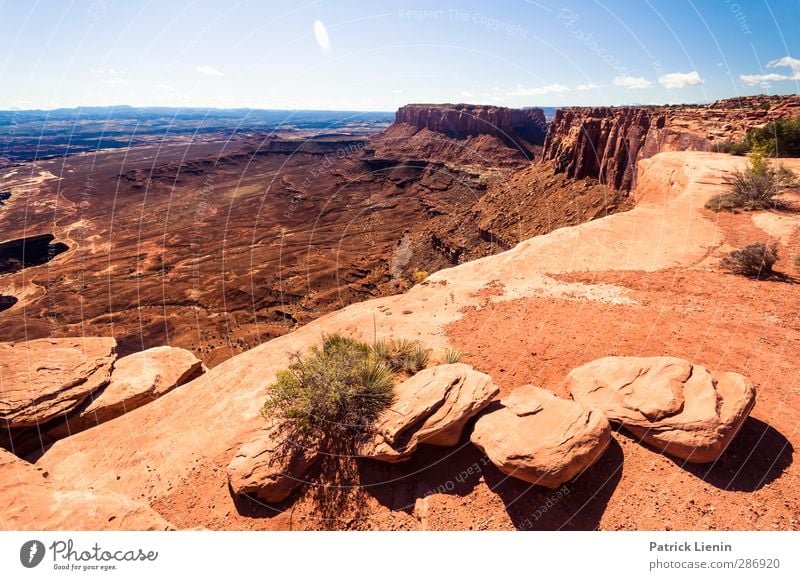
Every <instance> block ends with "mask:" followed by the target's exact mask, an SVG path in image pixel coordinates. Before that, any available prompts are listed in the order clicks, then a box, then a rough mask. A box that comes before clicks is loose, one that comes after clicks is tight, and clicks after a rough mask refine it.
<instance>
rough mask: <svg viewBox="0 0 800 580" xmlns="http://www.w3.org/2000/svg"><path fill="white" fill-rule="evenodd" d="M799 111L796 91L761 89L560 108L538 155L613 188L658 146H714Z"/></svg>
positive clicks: (628, 180)
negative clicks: (706, 97)
mask: <svg viewBox="0 0 800 580" xmlns="http://www.w3.org/2000/svg"><path fill="white" fill-rule="evenodd" d="M798 115H800V96H798V95H787V96H778V97H775V96H772V97H766V96H762V95H758V96H753V97H744V98H740V99H727V100H723V101H716V102H714V103H711V104H709V105H677V106H643V107H599V108H588V107H576V108H568V109H559V110H558V111H557V112H556V115H555V118H554V119H553V121H552V122H551V123H550V126H549V127H548V130H547V137H546V138H545V142H544V151H543V153H542V159H543V160H545V161H550V162H552V164H553V166H554V168H555V170H556V171H557V172H559V173H566V174H567V176H568V177H572V178H575V179H582V178H584V177H593V178H596V179H599V180H600V182H601V183H604V184H606V185H609V186H611V187H613V188H615V189H621V190H625V191H630V190H631V189H633V188H634V187H635V185H636V164H637V162H638V161H639V160H640V159H646V158H648V157H652V156H653V155H655V154H656V153H660V152H662V151H715V150H719V148H720V146H722V145H724V144H726V143H729V142H731V141H738V140H740V139H742V138H743V137H744V135H745V133H746V131H747V129H749V128H752V127H757V126H760V125H763V124H764V123H767V122H769V121H771V120H773V119H777V118H789V117H796V116H798Z"/></svg>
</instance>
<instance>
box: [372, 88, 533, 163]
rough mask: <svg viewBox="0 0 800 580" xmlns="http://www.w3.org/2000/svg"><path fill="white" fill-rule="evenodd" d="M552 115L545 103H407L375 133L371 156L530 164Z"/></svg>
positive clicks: (379, 157)
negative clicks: (517, 105) (532, 106)
mask: <svg viewBox="0 0 800 580" xmlns="http://www.w3.org/2000/svg"><path fill="white" fill-rule="evenodd" d="M546 129H547V121H546V119H545V116H544V112H543V111H542V110H541V109H509V108H506V107H493V106H482V105H463V104H461V105H450V104H441V105H406V106H404V107H400V109H398V111H397V114H396V116H395V122H394V124H392V125H391V126H390V127H388V128H387V129H386V130H385V131H384V132H382V133H380V134H378V135H376V136H374V137H372V138H371V139H370V141H369V144H368V146H367V147H365V148H364V155H365V157H366V158H367V159H369V158H375V159H378V160H389V159H418V160H425V161H426V162H432V161H433V162H440V163H448V164H452V165H457V166H464V165H469V166H481V167H484V168H492V169H497V168H501V167H519V166H524V165H526V164H527V163H528V162H529V161H530V160H531V159H533V158H534V155H535V154H536V153H537V152H538V150H540V149H541V145H542V144H543V143H544V137H545V133H546Z"/></svg>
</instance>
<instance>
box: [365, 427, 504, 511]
mask: <svg viewBox="0 0 800 580" xmlns="http://www.w3.org/2000/svg"><path fill="white" fill-rule="evenodd" d="M486 463H488V461H487V460H486V457H485V456H484V455H483V454H482V453H481V452H480V451H479V450H478V449H477V448H476V447H475V446H474V445H472V444H471V443H469V439H467V438H462V440H461V442H459V444H458V445H456V446H455V447H435V446H432V445H420V446H419V448H418V449H417V451H416V452H415V453H414V455H412V456H411V458H410V459H409V460H408V461H404V462H401V463H386V462H382V461H374V460H370V459H361V460H359V462H358V466H359V477H360V480H361V486H362V489H363V490H364V491H365V492H366V493H368V494H369V495H371V496H372V497H373V498H375V499H376V500H377V501H378V503H380V504H381V505H382V506H384V507H386V508H388V509H390V510H392V511H403V512H405V513H408V514H411V513H412V512H413V511H414V508H415V506H416V502H417V500H418V499H422V498H424V497H427V496H429V495H433V494H436V493H445V494H451V495H458V496H462V497H464V496H467V495H469V494H470V492H472V490H473V489H474V488H475V486H476V485H477V484H478V482H479V481H480V478H481V475H482V474H483V473H484V471H485V469H486V465H485V464H486ZM490 467H491V466H490Z"/></svg>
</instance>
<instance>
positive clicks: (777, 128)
mask: <svg viewBox="0 0 800 580" xmlns="http://www.w3.org/2000/svg"><path fill="white" fill-rule="evenodd" d="M754 147H760V148H762V149H763V150H764V151H765V152H766V154H767V155H768V156H770V157H800V117H795V118H794V119H776V120H774V121H770V122H769V123H767V124H766V125H764V126H763V127H755V128H753V129H749V130H748V131H747V134H746V135H745V137H744V139H742V140H741V141H728V142H725V143H722V144H720V146H719V152H720V153H731V154H733V155H744V154H745V153H747V152H749V151H751V150H752V149H753V148H754Z"/></svg>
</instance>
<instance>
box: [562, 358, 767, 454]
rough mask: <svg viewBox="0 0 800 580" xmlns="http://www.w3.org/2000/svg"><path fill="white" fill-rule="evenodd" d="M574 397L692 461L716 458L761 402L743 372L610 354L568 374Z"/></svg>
mask: <svg viewBox="0 0 800 580" xmlns="http://www.w3.org/2000/svg"><path fill="white" fill-rule="evenodd" d="M567 388H568V389H569V392H570V394H571V395H572V398H573V399H575V400H576V401H579V402H581V403H583V404H584V405H587V406H590V407H593V408H595V409H598V410H599V411H601V412H602V413H604V414H605V415H606V416H607V417H608V418H609V419H610V420H611V421H614V422H617V423H621V424H622V425H623V426H624V427H625V428H626V429H627V430H628V431H630V432H631V433H632V434H633V435H635V436H636V437H639V438H640V439H641V440H643V441H644V442H646V443H648V444H650V445H652V446H653V447H655V448H657V449H659V450H661V451H663V452H664V453H667V454H669V455H674V456H675V457H679V458H680V459H685V460H687V461H690V462H692V463H707V462H710V461H714V460H716V459H717V458H719V456H720V455H721V454H722V452H723V451H725V448H726V447H727V446H728V444H729V443H730V442H731V440H732V439H733V437H734V436H735V435H736V433H737V432H738V431H739V428H740V427H741V426H742V424H743V423H744V421H745V419H746V418H747V416H748V415H749V414H750V411H751V410H752V409H753V406H754V405H755V401H756V392H755V388H754V387H753V385H752V383H750V381H748V380H747V379H746V378H745V377H743V376H742V375H739V374H736V373H730V372H713V373H712V372H709V371H708V370H706V369H705V368H704V367H702V366H700V365H693V364H691V363H690V362H688V361H685V360H683V359H679V358H672V357H649V358H645V357H607V358H602V359H598V360H596V361H593V362H590V363H588V364H585V365H583V366H581V367H578V368H576V369H574V370H573V371H572V372H570V373H569V375H568V376H567Z"/></svg>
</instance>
